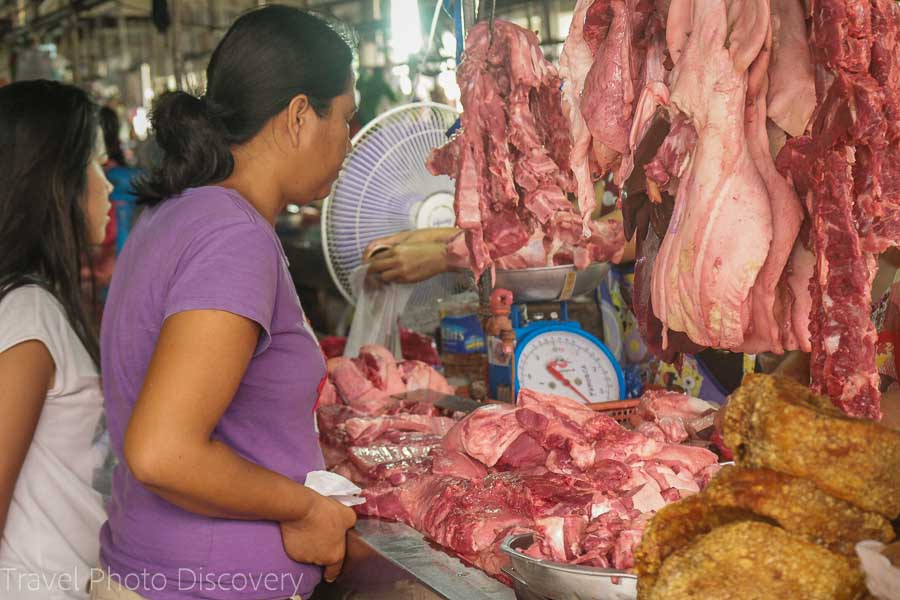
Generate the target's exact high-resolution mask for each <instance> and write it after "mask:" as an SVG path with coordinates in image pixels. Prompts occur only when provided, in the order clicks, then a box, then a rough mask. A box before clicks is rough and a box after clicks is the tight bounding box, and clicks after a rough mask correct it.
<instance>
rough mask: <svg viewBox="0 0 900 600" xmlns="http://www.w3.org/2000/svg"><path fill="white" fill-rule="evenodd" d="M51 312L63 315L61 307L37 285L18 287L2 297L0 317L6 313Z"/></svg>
mask: <svg viewBox="0 0 900 600" xmlns="http://www.w3.org/2000/svg"><path fill="white" fill-rule="evenodd" d="M48 311H50V312H53V313H59V314H63V309H62V306H60V304H59V300H57V299H56V296H54V295H53V294H52V293H50V291H49V290H47V288H45V287H44V286H42V285H38V284H37V283H29V284H26V285H22V286H19V287H17V288H15V289H14V290H11V291H9V292H7V293H6V294H4V295H3V299H2V300H0V317H3V316H6V315H7V314H8V313H33V312H48Z"/></svg>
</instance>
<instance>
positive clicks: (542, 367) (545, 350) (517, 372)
mask: <svg viewBox="0 0 900 600" xmlns="http://www.w3.org/2000/svg"><path fill="white" fill-rule="evenodd" d="M510 320H511V321H512V324H513V328H514V329H515V332H516V347H515V351H514V353H513V356H512V360H513V364H514V366H515V369H512V368H511V367H510V357H509V356H504V355H503V352H502V350H500V349H499V340H497V339H496V338H494V339H490V340H488V346H489V348H488V361H489V362H488V382H489V386H490V395H491V397H492V398H498V399H509V395H508V390H509V389H510V387H511V388H512V389H513V390H514V392H515V395H516V396H518V393H519V390H520V389H521V388H523V387H524V388H528V389H531V390H534V391H537V392H541V393H546V394H555V395H557V396H566V397H568V398H571V399H573V400H576V401H578V402H582V403H589V402H590V403H594V402H610V401H616V400H624V399H625V377H624V374H623V372H622V368H621V367H620V366H619V363H618V361H616V358H615V356H614V355H613V353H612V352H611V351H610V349H609V348H607V347H606V345H605V344H604V343H603V342H601V341H600V340H598V339H597V338H596V337H594V336H593V335H591V334H590V333H588V332H587V331H585V330H584V329H582V328H581V325H580V324H578V322H576V321H571V320H569V313H568V304H567V303H566V302H561V303H560V311H559V315H557V314H556V313H552V314H551V318H549V319H544V318H543V316H542V315H540V314H535V315H533V316H532V317H531V318H530V319H529V318H528V312H527V307H526V305H522V304H516V305H513V307H512V311H511V313H510Z"/></svg>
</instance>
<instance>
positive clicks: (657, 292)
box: [560, 0, 900, 418]
mask: <svg viewBox="0 0 900 600" xmlns="http://www.w3.org/2000/svg"><path fill="white" fill-rule="evenodd" d="M898 38H900V8H898V5H897V4H896V3H895V2H892V1H891V0H810V1H809V2H805V3H804V1H803V0H771V1H770V0H671V2H668V1H666V0H658V1H656V2H650V1H649V0H580V1H579V2H578V3H577V5H576V7H575V13H574V18H573V22H572V25H571V28H570V31H569V36H568V39H567V41H566V44H565V47H564V49H563V53H562V56H561V58H560V72H561V75H562V77H563V79H564V86H563V101H564V106H565V109H566V116H567V117H568V119H569V122H570V125H571V127H572V131H573V136H574V144H573V149H572V155H571V163H572V165H573V170H574V173H575V176H576V180H578V182H579V183H581V182H582V180H589V179H596V178H597V177H600V176H603V175H605V174H606V173H607V172H609V171H612V172H613V173H614V175H615V181H616V183H618V184H620V185H621V184H625V183H628V182H630V181H632V180H634V178H635V176H637V178H638V179H640V178H644V179H645V187H646V191H640V193H633V194H626V195H625V196H624V197H623V199H622V208H623V212H624V214H625V218H626V223H625V231H626V233H627V234H628V235H629V236H631V235H636V236H637V238H638V240H637V241H638V249H639V252H638V263H637V272H636V281H635V307H634V308H635V312H636V314H637V316H638V320H639V324H640V328H641V331H642V333H643V334H644V336H645V341H646V342H647V343H648V346H649V347H650V349H652V350H653V351H654V352H655V353H656V354H657V356H659V357H661V358H662V359H664V360H667V361H672V360H673V359H675V358H676V356H677V353H678V352H682V351H683V352H696V351H697V350H699V349H701V348H702V347H714V348H720V349H725V350H732V351H735V352H745V353H750V354H755V353H759V352H765V351H769V352H776V353H782V352H784V351H787V350H794V349H800V350H804V351H807V352H809V351H811V352H812V379H813V384H814V386H815V387H816V388H817V389H819V390H821V391H824V392H826V393H828V394H829V395H830V396H831V397H832V399H833V400H834V401H835V402H836V404H837V405H838V406H840V407H841V408H842V409H843V410H844V411H845V412H847V413H848V414H851V415H853V416H859V417H871V418H877V417H878V416H879V414H880V411H879V408H878V376H877V371H876V369H875V359H874V347H875V338H876V335H875V330H874V327H873V326H872V324H871V322H870V320H869V313H870V294H871V285H872V279H873V277H874V275H875V268H876V265H877V262H876V255H877V253H880V252H883V251H884V250H885V249H887V248H889V247H891V246H894V245H896V244H897V243H898V241H900V42H898ZM659 119H663V120H665V121H668V135H667V137H665V139H664V140H663V141H662V143H661V144H660V143H657V150H656V154H655V156H652V157H651V158H650V160H645V161H642V163H641V164H637V165H636V164H635V158H636V156H637V155H638V154H639V152H638V150H639V149H641V144H642V142H644V140H645V139H649V138H651V137H652V136H653V135H654V134H652V133H651V132H653V131H654V130H655V121H657V120H659ZM773 157H777V168H776V160H774V159H773ZM635 169H637V170H638V173H637V174H635V173H634V171H635ZM641 171H643V172H641ZM625 187H626V191H629V189H628V186H625ZM581 191H582V189H581V188H579V192H581ZM587 200H588V201H590V200H592V197H590V198H588V199H587Z"/></svg>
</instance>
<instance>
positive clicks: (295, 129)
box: [287, 94, 312, 148]
mask: <svg viewBox="0 0 900 600" xmlns="http://www.w3.org/2000/svg"><path fill="white" fill-rule="evenodd" d="M311 111H312V107H311V106H310V105H309V98H308V97H307V96H306V94H298V95H296V96H294V98H293V99H292V100H291V102H290V104H288V107H287V119H288V121H287V127H288V135H289V137H290V140H291V144H292V145H293V146H294V147H295V148H296V147H297V146H299V145H300V139H301V136H302V132H303V128H304V125H305V124H306V123H307V121H308V120H309V118H310V112H311Z"/></svg>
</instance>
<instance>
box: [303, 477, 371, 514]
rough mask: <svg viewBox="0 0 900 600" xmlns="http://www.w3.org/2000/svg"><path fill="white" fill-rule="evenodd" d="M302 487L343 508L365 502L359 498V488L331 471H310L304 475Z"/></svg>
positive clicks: (360, 490)
mask: <svg viewBox="0 0 900 600" xmlns="http://www.w3.org/2000/svg"><path fill="white" fill-rule="evenodd" d="M303 485H305V486H306V487H308V488H309V489H311V490H313V491H315V492H318V493H320V494H322V495H323V496H328V497H329V498H331V499H332V500H337V501H338V502H340V503H341V504H343V505H344V506H356V505H357V504H365V502H366V499H365V498H360V497H359V494H360V493H362V489H361V488H360V487H359V486H357V485H356V484H355V483H353V482H352V481H350V480H349V479H347V478H346V477H343V476H342V475H338V474H337V473H332V472H331V471H310V472H309V473H307V474H306V482H305V483H304V484H303Z"/></svg>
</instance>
